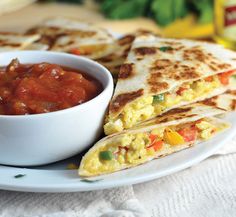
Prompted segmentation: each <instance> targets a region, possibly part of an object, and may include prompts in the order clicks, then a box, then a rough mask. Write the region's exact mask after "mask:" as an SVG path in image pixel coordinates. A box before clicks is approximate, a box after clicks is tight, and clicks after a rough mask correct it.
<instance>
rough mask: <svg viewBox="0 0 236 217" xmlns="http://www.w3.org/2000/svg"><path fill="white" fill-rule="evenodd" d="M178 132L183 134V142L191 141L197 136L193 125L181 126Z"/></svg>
mask: <svg viewBox="0 0 236 217" xmlns="http://www.w3.org/2000/svg"><path fill="white" fill-rule="evenodd" d="M178 133H179V134H180V135H181V136H183V138H184V140H185V142H192V141H194V140H196V138H197V129H196V127H195V126H192V127H189V128H183V129H181V130H179V131H178Z"/></svg>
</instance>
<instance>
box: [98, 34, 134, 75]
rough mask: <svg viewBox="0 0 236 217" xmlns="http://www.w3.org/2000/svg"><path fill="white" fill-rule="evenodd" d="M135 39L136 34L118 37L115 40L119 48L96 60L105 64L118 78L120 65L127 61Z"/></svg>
mask: <svg viewBox="0 0 236 217" xmlns="http://www.w3.org/2000/svg"><path fill="white" fill-rule="evenodd" d="M134 39H135V34H128V35H125V36H123V37H121V38H119V39H117V40H116V42H115V43H116V47H117V48H116V49H115V50H114V51H113V52H112V53H110V54H108V55H106V56H104V57H101V58H99V59H96V61H97V62H99V63H100V64H102V65H103V66H105V67H106V68H107V69H108V70H109V71H110V72H111V74H112V75H113V77H114V78H117V77H118V73H119V71H120V67H121V65H122V64H123V63H124V62H125V59H126V57H127V55H128V52H129V50H130V48H131V44H132V42H133V41H134Z"/></svg>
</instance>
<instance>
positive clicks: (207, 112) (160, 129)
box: [79, 103, 229, 176]
mask: <svg viewBox="0 0 236 217" xmlns="http://www.w3.org/2000/svg"><path fill="white" fill-rule="evenodd" d="M224 112H225V110H223V109H219V108H217V107H212V106H207V105H203V104H197V103H196V104H192V105H186V106H183V107H181V108H176V109H173V110H170V111H168V112H167V113H165V114H163V115H162V116H159V117H157V118H154V119H152V120H149V121H147V122H145V123H142V124H140V125H139V126H136V127H135V128H133V129H130V130H126V131H123V132H120V133H116V134H113V135H110V136H107V137H105V138H103V139H102V140H100V141H98V142H97V143H96V144H95V145H94V146H93V147H92V148H91V149H90V150H89V151H88V152H87V153H86V154H85V156H84V157H83V159H82V161H81V163H80V167H79V175H80V176H97V175H102V174H108V173H112V172H116V171H120V170H123V169H126V168H130V167H135V166H137V165H139V164H143V163H146V162H148V161H150V160H153V159H155V158H159V157H163V156H166V155H169V154H172V153H174V152H177V151H180V150H183V149H186V148H189V147H191V146H193V145H196V144H198V143H199V142H202V141H206V140H208V139H210V138H212V137H213V136H215V135H216V134H218V133H219V132H221V131H223V130H225V129H227V128H228V127H229V124H228V123H226V122H224V121H222V120H218V119H216V118H214V117H213V116H215V115H219V114H222V113H224Z"/></svg>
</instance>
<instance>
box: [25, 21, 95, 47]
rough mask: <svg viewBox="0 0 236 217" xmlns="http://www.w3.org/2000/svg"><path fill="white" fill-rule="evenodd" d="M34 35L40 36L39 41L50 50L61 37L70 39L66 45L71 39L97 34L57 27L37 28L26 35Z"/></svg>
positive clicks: (71, 41)
mask: <svg viewBox="0 0 236 217" xmlns="http://www.w3.org/2000/svg"><path fill="white" fill-rule="evenodd" d="M36 33H37V34H40V35H41V39H40V40H39V41H40V42H41V43H45V44H48V45H49V47H50V48H51V47H53V45H54V44H55V43H56V41H57V40H58V39H59V38H61V37H63V36H69V37H71V40H69V42H68V43H73V40H72V38H75V37H80V38H85V37H92V36H94V35H95V34H97V33H96V32H94V31H81V30H69V29H64V28H59V27H54V26H37V27H34V28H32V29H30V30H28V31H27V33H26V34H27V35H29V34H36ZM62 46H64V45H62Z"/></svg>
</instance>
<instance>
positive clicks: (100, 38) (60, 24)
mask: <svg viewBox="0 0 236 217" xmlns="http://www.w3.org/2000/svg"><path fill="white" fill-rule="evenodd" d="M28 33H38V34H41V36H42V37H41V40H40V42H41V43H44V44H48V45H49V47H50V49H51V50H54V51H62V52H68V53H73V54H75V55H82V56H86V57H89V58H92V59H94V58H99V57H102V56H105V55H107V54H108V53H110V52H112V51H113V49H114V38H113V37H112V35H111V34H109V33H108V31H106V30H105V29H102V28H99V27H97V26H95V25H93V24H90V23H85V22H80V21H77V20H74V19H69V18H63V17H56V18H52V19H49V20H46V21H45V22H44V23H42V24H41V25H39V26H37V27H34V28H32V29H31V30H29V31H28Z"/></svg>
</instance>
